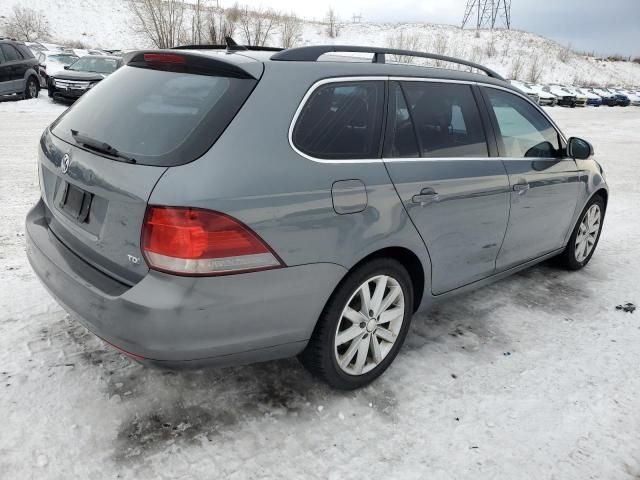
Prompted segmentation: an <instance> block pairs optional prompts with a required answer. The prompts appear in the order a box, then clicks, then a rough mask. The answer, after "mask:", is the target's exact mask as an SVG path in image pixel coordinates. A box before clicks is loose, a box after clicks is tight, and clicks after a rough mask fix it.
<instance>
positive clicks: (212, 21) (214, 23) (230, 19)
mask: <svg viewBox="0 0 640 480" xmlns="http://www.w3.org/2000/svg"><path fill="white" fill-rule="evenodd" d="M239 20H240V7H238V4H237V3H236V4H235V5H234V6H233V7H230V8H227V9H224V10H222V9H217V8H215V9H211V10H210V12H209V21H208V28H209V42H210V43H212V44H214V45H224V43H225V37H233V36H234V34H235V33H236V29H237V26H238V22H239Z"/></svg>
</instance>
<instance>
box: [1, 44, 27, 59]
mask: <svg viewBox="0 0 640 480" xmlns="http://www.w3.org/2000/svg"><path fill="white" fill-rule="evenodd" d="M0 49H1V50H2V53H4V57H5V59H6V60H7V62H13V61H15V60H22V55H21V54H20V52H18V50H16V49H15V47H14V46H13V45H8V44H6V43H5V44H2V45H0Z"/></svg>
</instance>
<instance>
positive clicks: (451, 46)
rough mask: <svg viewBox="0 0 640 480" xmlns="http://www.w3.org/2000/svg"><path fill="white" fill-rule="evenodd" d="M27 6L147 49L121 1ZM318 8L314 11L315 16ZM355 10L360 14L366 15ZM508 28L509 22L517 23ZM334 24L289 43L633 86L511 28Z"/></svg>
mask: <svg viewBox="0 0 640 480" xmlns="http://www.w3.org/2000/svg"><path fill="white" fill-rule="evenodd" d="M187 3H194V2H193V1H190V2H187ZM211 3H215V2H211ZM222 3H223V4H224V5H226V6H229V5H231V4H232V2H230V1H229V2H222ZM244 3H247V4H248V5H250V6H253V7H254V8H259V7H264V8H267V7H269V2H268V1H265V2H240V4H244ZM24 4H25V2H24V0H1V1H0V21H1V19H2V17H3V16H4V17H9V16H10V15H11V14H12V11H13V7H14V6H16V5H18V6H24ZM28 7H29V8H32V9H35V10H39V11H41V12H43V13H44V14H45V15H46V18H47V20H48V21H49V30H50V33H51V36H52V38H53V39H55V40H56V41H58V42H62V43H66V42H69V41H80V42H82V43H84V44H85V45H87V46H88V47H101V48H125V49H134V48H149V47H152V44H151V43H150V41H149V39H148V38H147V37H145V36H144V35H143V34H142V33H140V29H139V28H137V25H136V22H135V21H134V16H133V15H132V13H131V10H130V8H129V5H128V0H109V1H105V0H75V1H73V2H70V1H68V0H29V2H28ZM324 13H325V12H322V11H318V18H321V17H322V16H323V15H324ZM362 13H363V14H364V15H365V17H366V15H367V12H366V11H364V12H362ZM548 14H549V12H545V11H543V10H541V11H540V15H548ZM460 15H462V5H461V6H460ZM190 16H191V11H188V12H187V14H186V20H185V28H186V30H187V31H190V23H189V21H190ZM425 20H426V19H425ZM514 25H516V27H517V20H516V21H514ZM340 26H341V28H340V33H339V36H338V37H337V38H330V37H329V36H328V34H327V25H326V24H324V23H320V22H318V21H310V20H308V21H305V22H304V23H303V26H302V31H301V33H300V36H299V38H298V41H297V45H298V46H300V45H319V44H332V43H336V44H342V45H374V46H382V47H385V46H389V42H391V41H393V40H394V39H395V40H397V39H398V37H399V36H400V35H403V36H404V38H405V39H406V40H408V42H407V43H405V44H403V45H397V44H396V46H398V47H400V48H408V49H410V50H416V49H417V50H423V51H429V52H433V53H440V54H445V55H449V56H453V57H458V58H465V59H467V60H471V61H474V62H477V63H482V64H484V65H486V66H488V67H491V68H493V69H494V70H496V71H497V72H498V73H500V74H501V75H503V76H504V77H505V78H518V79H520V80H531V70H532V68H533V67H536V66H537V67H536V68H537V69H539V70H540V78H539V81H540V82H545V83H561V84H574V85H578V86H579V85H584V84H591V83H596V84H598V85H612V86H626V87H635V88H638V87H640V64H637V63H632V62H608V61H600V60H597V59H595V58H594V57H592V56H585V55H582V54H578V53H574V52H570V51H568V50H567V46H566V45H560V44H558V43H557V42H554V41H553V40H550V39H547V38H545V37H542V36H540V35H536V34H534V33H529V32H524V31H520V30H517V29H516V30H494V31H490V30H482V31H481V32H480V33H479V35H478V36H477V37H476V32H475V30H473V29H465V30H462V29H460V28H459V27H458V26H454V25H439V24H432V23H372V22H363V23H351V22H349V21H343V22H340ZM281 30H282V27H281V25H276V26H275V28H274V29H273V30H272V31H271V34H270V35H269V38H268V40H267V44H268V45H271V46H281V45H282V44H283V43H282V34H281ZM0 33H1V32H0ZM234 37H235V39H236V41H238V43H244V42H245V39H244V38H243V34H242V33H241V29H240V28H237V30H236V32H235V33H234ZM185 43H190V42H185Z"/></svg>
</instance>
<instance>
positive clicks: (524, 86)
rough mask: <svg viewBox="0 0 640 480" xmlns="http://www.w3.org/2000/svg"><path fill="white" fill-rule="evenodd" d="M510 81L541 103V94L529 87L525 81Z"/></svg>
mask: <svg viewBox="0 0 640 480" xmlns="http://www.w3.org/2000/svg"><path fill="white" fill-rule="evenodd" d="M509 83H510V84H511V85H513V86H514V87H516V88H517V89H518V90H520V91H521V92H522V93H524V94H525V95H526V96H527V97H529V98H530V99H531V100H533V101H534V102H536V103H540V95H538V93H537V92H536V91H535V90H533V89H531V88H529V86H528V85H527V84H525V83H524V82H520V81H519V80H509Z"/></svg>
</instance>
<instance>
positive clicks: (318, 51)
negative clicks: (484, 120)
mask: <svg viewBox="0 0 640 480" xmlns="http://www.w3.org/2000/svg"><path fill="white" fill-rule="evenodd" d="M332 52H351V53H373V62H374V63H385V55H387V54H388V55H403V56H408V57H409V56H410V57H421V58H430V59H432V60H442V61H444V62H451V63H458V64H460V65H466V66H467V67H471V68H476V69H478V70H481V71H483V72H484V73H486V74H487V75H488V76H490V77H492V78H496V79H498V80H504V78H502V76H501V75H499V74H498V73H496V72H494V71H493V70H491V69H490V68H488V67H485V66H484V65H480V64H479V63H474V62H468V61H467V60H462V59H460V58H455V57H447V56H446V55H438V54H436V53H426V52H416V51H413V50H399V49H396V48H383V47H360V46H353V45H316V46H309V47H297V48H288V49H286V50H282V51H281V52H279V53H276V54H275V55H273V56H272V57H271V60H280V61H289V62H315V61H317V60H318V58H320V57H321V56H322V55H324V54H325V53H332Z"/></svg>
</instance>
